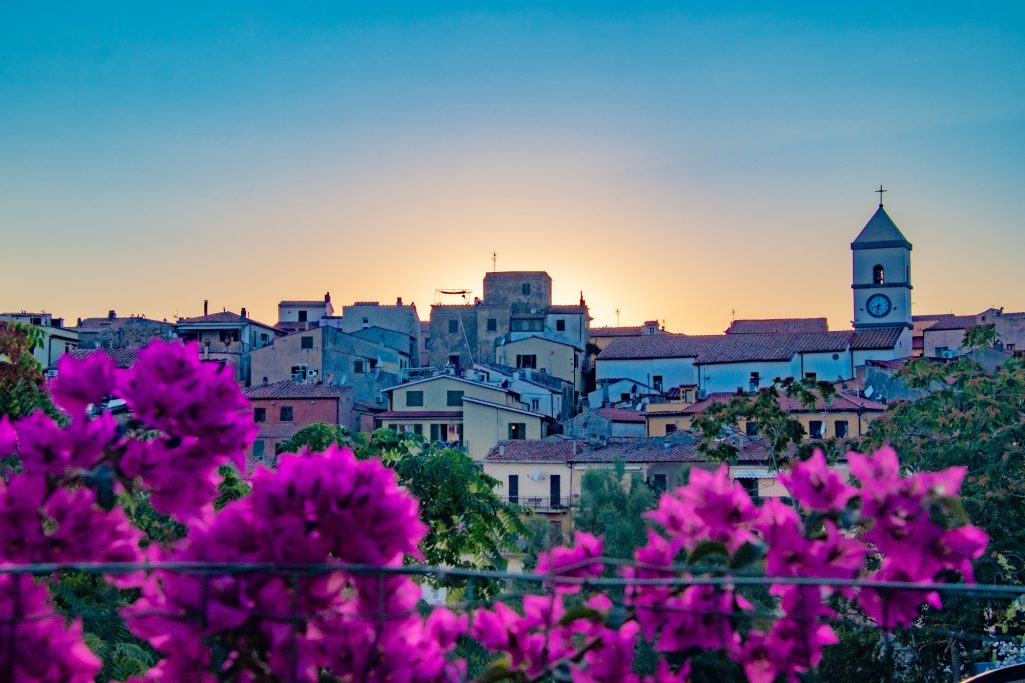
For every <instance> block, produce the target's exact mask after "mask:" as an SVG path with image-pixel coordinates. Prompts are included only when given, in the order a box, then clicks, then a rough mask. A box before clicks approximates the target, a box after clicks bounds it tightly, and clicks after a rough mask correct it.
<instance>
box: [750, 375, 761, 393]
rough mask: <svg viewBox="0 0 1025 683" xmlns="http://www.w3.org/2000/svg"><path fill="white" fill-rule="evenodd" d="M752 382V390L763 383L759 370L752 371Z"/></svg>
mask: <svg viewBox="0 0 1025 683" xmlns="http://www.w3.org/2000/svg"><path fill="white" fill-rule="evenodd" d="M750 383H751V391H755V390H757V389H758V387H759V385H761V383H762V376H761V375H760V374H759V373H757V372H752V373H751V380H750Z"/></svg>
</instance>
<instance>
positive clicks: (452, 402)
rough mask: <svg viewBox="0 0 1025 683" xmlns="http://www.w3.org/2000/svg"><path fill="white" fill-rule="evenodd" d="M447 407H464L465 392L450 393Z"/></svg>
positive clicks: (446, 403)
mask: <svg viewBox="0 0 1025 683" xmlns="http://www.w3.org/2000/svg"><path fill="white" fill-rule="evenodd" d="M445 405H448V406H461V405H463V392H462V391H450V392H448V396H447V397H446V401H445Z"/></svg>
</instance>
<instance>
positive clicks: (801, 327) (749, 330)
mask: <svg viewBox="0 0 1025 683" xmlns="http://www.w3.org/2000/svg"><path fill="white" fill-rule="evenodd" d="M828 331H829V325H828V324H827V322H826V319H825V318H766V319H763V320H734V321H733V322H732V323H731V324H730V326H729V329H727V330H726V334H792V333H795V332H805V333H807V332H828Z"/></svg>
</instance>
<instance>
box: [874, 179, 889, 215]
mask: <svg viewBox="0 0 1025 683" xmlns="http://www.w3.org/2000/svg"><path fill="white" fill-rule="evenodd" d="M884 192H888V190H884V189H883V185H882V183H880V184H879V189H878V190H876V193H878V194H879V208H880V209H881V208H883V193H884Z"/></svg>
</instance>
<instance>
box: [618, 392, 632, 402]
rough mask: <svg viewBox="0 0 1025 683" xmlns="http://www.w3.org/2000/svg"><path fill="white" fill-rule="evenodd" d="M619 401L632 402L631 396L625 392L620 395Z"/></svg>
mask: <svg viewBox="0 0 1025 683" xmlns="http://www.w3.org/2000/svg"><path fill="white" fill-rule="evenodd" d="M619 400H620V401H629V400H630V394H628V393H627V392H625V391H624V392H623V393H622V394H620V395H619Z"/></svg>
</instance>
